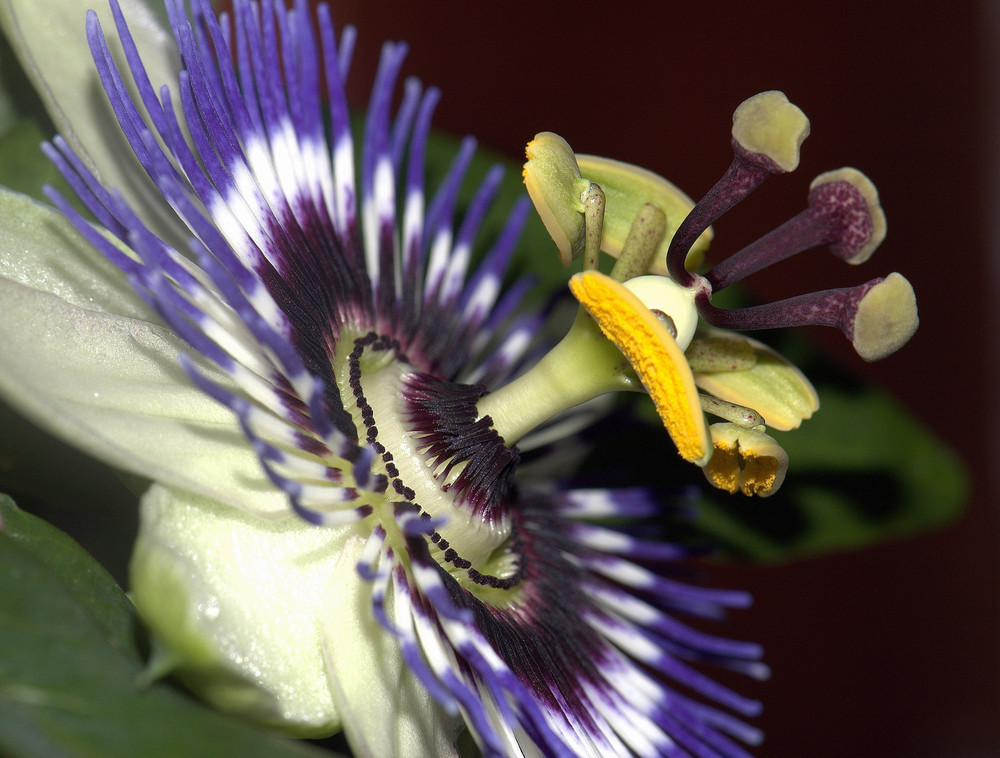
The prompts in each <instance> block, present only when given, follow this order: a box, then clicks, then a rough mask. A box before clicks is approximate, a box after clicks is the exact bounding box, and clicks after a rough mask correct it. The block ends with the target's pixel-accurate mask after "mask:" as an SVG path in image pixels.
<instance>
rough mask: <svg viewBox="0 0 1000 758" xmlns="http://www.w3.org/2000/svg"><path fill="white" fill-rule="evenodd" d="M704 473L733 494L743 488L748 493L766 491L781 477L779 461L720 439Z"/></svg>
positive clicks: (757, 493) (766, 492) (721, 487)
mask: <svg viewBox="0 0 1000 758" xmlns="http://www.w3.org/2000/svg"><path fill="white" fill-rule="evenodd" d="M705 473H706V474H707V475H708V478H709V480H710V481H711V482H712V484H713V485H715V486H716V487H718V488H719V489H720V490H725V491H726V492H728V493H730V494H733V493H735V492H736V491H737V490H740V491H742V492H743V494H744V495H747V496H748V497H749V496H752V495H767V494H770V492H771V490H772V488H774V484H775V480H776V479H777V478H778V461H777V460H776V459H774V458H771V457H769V456H757V455H756V454H755V453H754V452H753V451H752V450H746V449H740V448H738V447H731V446H730V445H727V444H725V443H718V442H717V443H716V447H715V455H713V456H712V460H710V461H709V462H708V466H707V467H706V468H705Z"/></svg>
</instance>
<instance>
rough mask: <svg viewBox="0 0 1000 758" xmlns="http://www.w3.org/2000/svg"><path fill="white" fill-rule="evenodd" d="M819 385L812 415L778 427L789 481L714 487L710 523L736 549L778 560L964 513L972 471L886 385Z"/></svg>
mask: <svg viewBox="0 0 1000 758" xmlns="http://www.w3.org/2000/svg"><path fill="white" fill-rule="evenodd" d="M811 373H812V374H813V375H814V376H815V375H816V373H815V371H814V372H811ZM819 392H820V399H821V403H822V407H821V408H820V410H819V412H818V413H817V414H816V415H815V416H813V418H812V419H810V420H809V421H807V422H805V423H804V424H803V425H802V427H801V428H800V429H798V430H796V431H794V432H785V433H780V432H776V433H775V434H774V435H773V436H774V437H775V438H776V439H777V440H778V442H779V443H781V445H782V446H783V447H784V448H785V449H786V450H787V451H788V456H789V460H790V465H789V473H788V476H787V477H786V479H785V484H784V486H783V487H782V489H781V490H780V491H779V492H778V493H777V494H776V495H775V496H773V497H771V498H767V499H763V500H749V499H745V498H726V497H725V496H724V495H719V494H715V493H712V495H711V496H708V497H705V498H704V499H703V500H702V506H701V515H700V517H699V519H698V525H699V526H700V527H701V528H702V529H704V530H705V531H706V532H707V533H709V534H711V535H713V537H715V538H716V540H717V541H718V542H720V543H721V544H722V545H724V546H725V547H726V548H727V549H728V550H729V551H731V552H733V553H736V554H738V555H743V556H748V557H752V558H755V559H758V560H764V561H775V560H785V559H789V558H795V557H801V556H806V555H816V554H820V553H827V552H831V551H834V550H845V549H849V548H856V547H860V546H862V545H868V544H872V543H875V542H879V541H884V540H886V539H890V538H894V537H901V536H904V535H907V534H912V533H914V532H917V531H920V530H923V529H928V528H930V527H933V526H935V525H938V524H941V523H943V522H945V521H948V520H949V519H952V518H954V517H955V516H956V515H958V513H960V511H961V508H962V506H963V505H964V503H965V498H966V492H967V477H966V473H965V470H964V468H963V466H962V464H961V461H960V460H959V459H958V457H957V456H956V455H955V453H954V452H953V451H952V450H950V449H949V448H948V446H947V445H945V444H944V443H943V442H942V441H941V440H939V439H937V438H936V437H935V436H934V435H932V434H931V433H930V432H928V431H927V430H926V429H924V428H923V427H922V426H921V425H920V423H919V422H918V421H917V420H916V419H914V418H913V417H912V416H911V415H910V414H909V413H907V412H906V410H904V409H903V408H902V407H901V406H900V405H899V404H898V403H896V402H895V401H894V400H893V399H892V398H890V397H889V396H887V395H885V394H884V393H882V392H878V391H876V390H873V389H871V388H858V389H855V390H847V389H844V388H840V387H834V386H831V385H827V386H823V385H819Z"/></svg>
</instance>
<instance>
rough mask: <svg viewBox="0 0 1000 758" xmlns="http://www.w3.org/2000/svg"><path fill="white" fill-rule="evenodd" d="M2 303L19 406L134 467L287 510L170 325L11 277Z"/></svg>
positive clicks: (212, 493)
mask: <svg viewBox="0 0 1000 758" xmlns="http://www.w3.org/2000/svg"><path fill="white" fill-rule="evenodd" d="M0 311H2V313H3V318H0V393H2V394H3V395H4V397H5V399H6V400H7V401H9V402H10V403H11V405H12V406H13V407H15V408H17V409H18V410H19V411H21V412H22V413H24V414H25V415H27V416H28V417H29V418H31V419H33V420H34V421H36V422H37V423H39V424H41V425H42V426H44V427H45V428H46V429H48V430H49V431H50V432H52V433H54V434H56V435H57V436H59V437H61V438H62V439H64V440H66V441H67V442H69V443H70V444H73V445H75V446H77V447H79V448H80V449H82V450H84V451H86V452H88V453H90V454H91V455H94V456H95V457H97V458H100V459H101V460H103V461H104V462H106V463H109V464H111V465H113V466H117V467H119V468H122V469H125V470H126V471H131V472H134V473H136V474H138V475H140V476H143V477H147V478H150V479H155V480H159V481H161V482H165V483H168V484H173V485H175V486H177V487H181V488H183V489H187V490H191V491H194V492H200V493H202V494H204V495H206V496H208V497H214V498H215V499H218V500H222V501H224V502H227V503H230V504H232V505H235V506H237V507H244V508H247V509H250V510H253V511H255V512H263V511H270V512H276V513H282V512H284V511H285V510H287V508H288V505H287V500H286V498H285V496H284V495H283V494H282V493H280V492H279V491H278V490H277V489H275V487H274V486H273V485H271V483H270V482H269V481H268V480H267V479H266V478H265V475H264V474H263V472H262V470H261V468H260V464H259V463H258V461H257V457H256V455H255V454H254V452H253V450H252V449H251V448H250V446H249V445H248V444H247V442H246V439H245V437H244V435H243V433H242V431H241V429H240V427H239V424H238V422H237V421H236V419H235V417H234V416H233V415H232V414H231V413H230V412H229V411H228V410H227V409H225V408H224V407H222V406H221V405H219V404H218V403H216V402H215V401H214V400H212V399H211V398H209V397H208V396H206V395H205V394H204V393H202V392H201V391H199V390H198V389H196V388H195V387H194V386H193V385H192V384H191V382H190V380H189V379H188V377H187V375H186V374H185V373H184V371H183V369H182V368H181V367H180V365H179V364H178V362H177V354H178V352H179V350H180V344H179V340H178V339H177V338H176V336H174V335H173V334H172V333H171V332H170V331H168V330H167V329H165V328H164V327H161V326H157V325H154V324H150V323H148V322H145V321H141V320H137V319H129V318H123V317H120V316H114V315H111V314H108V313H100V312H96V311H88V310H84V309H82V308H78V307H76V306H74V305H71V304H70V303H68V302H66V301H65V300H61V299H60V298H58V297H56V296H54V295H51V294H49V293H47V292H40V291H38V290H34V289H31V288H29V287H25V286H22V285H20V284H17V283H15V282H12V281H9V280H6V279H0ZM205 369H206V371H208V373H209V374H210V375H211V374H212V372H211V371H210V370H209V369H208V367H205ZM215 373H216V374H217V372H215Z"/></svg>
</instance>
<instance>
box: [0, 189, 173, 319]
mask: <svg viewBox="0 0 1000 758" xmlns="http://www.w3.org/2000/svg"><path fill="white" fill-rule="evenodd" d="M0 219H3V224H0V277H2V278H4V279H11V280H13V281H15V282H17V283H19V284H24V285H26V286H28V287H32V288H34V289H38V290H44V291H45V292H51V293H52V294H53V295H58V296H59V297H60V298H62V299H63V300H65V301H67V302H68V303H72V304H73V305H76V306H79V307H80V308H86V309H88V310H98V311H110V312H111V313H117V314H118V315H120V316H128V317H130V318H139V319H143V320H146V321H157V320H158V319H157V318H156V317H155V316H154V315H153V312H152V311H151V310H150V309H149V307H148V306H147V305H146V304H145V303H144V302H143V301H142V300H140V299H139V297H138V296H137V295H136V294H135V292H134V291H133V290H132V287H131V285H130V284H129V283H128V280H127V279H126V277H125V275H124V274H123V273H122V272H121V271H119V270H118V269H117V268H116V267H115V266H113V265H112V264H111V263H109V262H108V261H107V259H106V258H104V256H103V255H101V254H100V253H99V252H98V251H97V250H96V249H95V248H94V247H93V246H92V245H91V244H90V243H89V242H87V241H86V240H85V239H83V237H81V236H80V234H79V233H78V232H77V231H76V229H74V228H73V225H72V224H70V223H69V222H68V221H67V220H66V219H65V218H64V217H63V216H62V214H60V213H59V212H57V211H55V210H53V209H52V208H50V207H48V206H47V205H43V204H41V203H39V202H36V201H35V200H32V199H31V198H29V197H26V196H24V195H20V194H18V193H16V192H11V191H10V190H7V189H5V188H3V187H0Z"/></svg>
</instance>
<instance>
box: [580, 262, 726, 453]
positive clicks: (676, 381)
mask: <svg viewBox="0 0 1000 758" xmlns="http://www.w3.org/2000/svg"><path fill="white" fill-rule="evenodd" d="M569 288H570V290H571V291H572V292H573V296H574V297H576V299H577V300H579V301H580V304H581V305H582V306H583V307H584V308H586V310H587V312H588V313H589V314H590V315H591V317H592V318H593V319H594V321H596V322H597V325H598V326H599V327H600V329H601V332H602V333H603V334H604V336H605V337H607V338H608V339H609V340H611V342H613V343H614V345H615V346H616V347H617V348H618V349H619V350H621V352H622V355H624V356H625V358H626V359H627V360H628V362H629V363H630V364H631V365H632V369H633V370H634V371H635V373H636V374H637V375H638V376H639V380H640V381H641V382H642V384H643V386H644V387H645V388H646V391H647V392H648V393H649V396H650V397H651V398H652V399H653V404H654V405H655V406H656V412H657V413H658V414H659V416H660V418H661V419H662V420H663V424H664V426H666V428H667V431H668V432H669V433H670V436H671V438H672V439H673V441H674V444H675V445H677V450H678V452H679V453H680V454H681V457H682V458H684V459H685V460H687V461H691V462H692V463H696V464H697V465H699V466H704V465H705V464H706V463H707V462H708V460H709V458H710V457H711V455H712V444H711V441H710V438H709V434H708V428H707V427H706V425H705V416H704V414H703V413H702V411H701V404H700V402H699V400H698V389H697V388H696V387H695V383H694V376H693V375H692V374H691V369H690V367H689V366H688V364H687V360H685V358H684V353H683V352H682V351H681V349H680V347H678V345H677V342H676V341H675V340H674V338H673V337H671V336H670V332H668V331H667V328H666V327H665V326H664V325H663V323H661V322H660V320H659V319H658V318H656V316H655V315H653V312H652V311H651V310H650V309H649V308H647V307H646V306H645V305H643V304H642V302H641V301H640V300H639V298H638V297H636V296H635V295H634V294H633V293H632V292H630V291H629V290H628V289H627V288H625V287H624V286H623V285H621V284H619V283H618V282H616V281H614V280H613V279H611V278H610V277H608V276H605V275H604V274H601V273H598V272H597V271H584V272H583V273H580V274H576V275H575V276H574V277H573V278H572V279H570V282H569Z"/></svg>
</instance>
